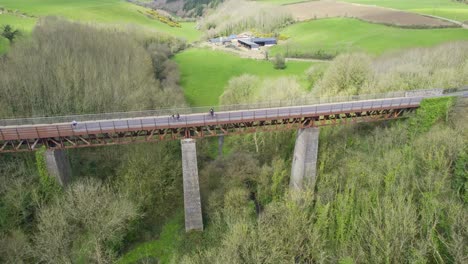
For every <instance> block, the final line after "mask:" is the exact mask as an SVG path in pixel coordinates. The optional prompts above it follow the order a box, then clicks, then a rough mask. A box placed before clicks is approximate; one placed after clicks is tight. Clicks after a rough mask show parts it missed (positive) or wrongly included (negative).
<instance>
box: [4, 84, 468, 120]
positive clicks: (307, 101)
mask: <svg viewBox="0 0 468 264" xmlns="http://www.w3.org/2000/svg"><path fill="white" fill-rule="evenodd" d="M462 90H466V88H463V89H462ZM418 91H422V92H423V91H426V90H418ZM427 91H430V90H427ZM457 91H461V90H460V89H452V90H450V92H451V93H453V92H457ZM407 93H408V91H397V92H390V93H379V94H365V95H349V96H339V97H310V96H308V97H302V98H291V99H287V100H275V101H273V100H270V101H265V102H256V103H249V104H236V105H221V106H215V107H214V108H215V111H216V112H224V111H239V110H252V109H263V108H272V107H291V106H301V105H322V104H330V103H340V102H354V101H363V100H375V99H384V98H398V97H405V95H407ZM210 108H211V107H209V106H206V107H184V108H162V109H156V110H144V111H129V112H114V113H100V114H85V115H67V116H50V117H31V118H16V119H1V120H0V126H21V125H36V124H53V123H70V122H72V121H73V120H75V121H77V122H84V121H96V120H109V119H129V118H137V117H148V116H171V115H173V114H176V113H179V114H180V115H187V114H195V113H208V111H209V109H210Z"/></svg>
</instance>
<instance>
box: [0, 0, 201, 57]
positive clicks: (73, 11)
mask: <svg viewBox="0 0 468 264" xmlns="http://www.w3.org/2000/svg"><path fill="white" fill-rule="evenodd" d="M0 7H3V8H6V9H8V10H12V11H16V12H15V13H14V14H12V13H11V12H9V13H7V14H1V15H0V25H6V24H10V25H12V26H13V27H14V28H18V29H20V30H22V31H23V32H24V33H26V34H28V33H29V32H30V31H31V30H32V28H33V26H34V25H35V23H36V21H37V18H38V17H42V16H60V17H65V18H68V19H71V20H77V21H83V22H97V23H104V24H111V23H112V24H120V25H125V24H134V25H138V26H141V27H144V28H146V29H150V30H156V31H160V32H164V33H167V34H171V35H173V36H176V37H180V38H184V39H186V40H188V41H195V40H198V39H199V37H200V35H201V33H200V32H199V31H197V30H196V29H195V23H188V22H187V23H181V24H182V27H181V28H176V27H170V26H168V25H166V24H164V23H161V22H159V21H157V20H153V19H150V18H148V17H146V16H145V15H143V14H141V13H139V12H138V11H142V12H144V11H145V10H147V9H146V8H143V7H140V6H137V5H134V4H131V3H128V2H126V1H120V0H76V1H68V0H42V1H38V0H34V1H30V0H2V1H1V2H0ZM18 13H23V14H24V13H25V14H26V15H20V14H18ZM2 44H3V45H2ZM2 49H5V46H4V43H3V42H0V51H1V50H2Z"/></svg>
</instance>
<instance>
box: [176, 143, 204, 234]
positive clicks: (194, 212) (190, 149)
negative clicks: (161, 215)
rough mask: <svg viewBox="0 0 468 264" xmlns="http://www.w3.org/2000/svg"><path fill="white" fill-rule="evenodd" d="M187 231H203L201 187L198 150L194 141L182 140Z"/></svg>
mask: <svg viewBox="0 0 468 264" xmlns="http://www.w3.org/2000/svg"><path fill="white" fill-rule="evenodd" d="M180 143H181V145H182V173H183V182H184V184H183V185H184V210H185V231H187V232H188V231H192V230H199V231H202V230H203V218H202V210H201V199H200V187H199V184H198V167H197V148H196V145H195V140H194V139H182V140H181V142H180Z"/></svg>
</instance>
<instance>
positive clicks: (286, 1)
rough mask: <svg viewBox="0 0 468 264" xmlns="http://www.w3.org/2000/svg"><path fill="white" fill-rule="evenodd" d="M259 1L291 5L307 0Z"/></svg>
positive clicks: (258, 0)
mask: <svg viewBox="0 0 468 264" xmlns="http://www.w3.org/2000/svg"><path fill="white" fill-rule="evenodd" d="M257 2H262V3H269V4H275V5H290V4H295V3H301V2H307V1H306V0H257Z"/></svg>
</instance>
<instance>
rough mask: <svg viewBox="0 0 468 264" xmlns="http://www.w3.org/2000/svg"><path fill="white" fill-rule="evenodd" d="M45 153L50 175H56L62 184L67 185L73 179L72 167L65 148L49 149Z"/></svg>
mask: <svg viewBox="0 0 468 264" xmlns="http://www.w3.org/2000/svg"><path fill="white" fill-rule="evenodd" d="M44 155H45V162H46V166H47V170H48V171H49V175H50V176H53V177H55V179H57V182H58V183H59V184H60V185H61V186H66V185H67V184H68V183H69V182H70V181H71V168H70V161H69V160H68V158H67V154H66V152H65V150H61V149H48V150H46V152H45V153H44Z"/></svg>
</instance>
